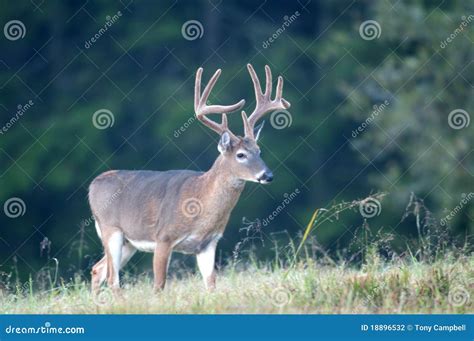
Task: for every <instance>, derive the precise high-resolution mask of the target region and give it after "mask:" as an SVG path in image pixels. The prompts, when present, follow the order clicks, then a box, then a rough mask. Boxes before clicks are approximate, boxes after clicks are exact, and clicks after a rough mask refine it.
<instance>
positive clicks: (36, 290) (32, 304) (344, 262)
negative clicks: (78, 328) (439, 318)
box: [0, 194, 474, 314]
mask: <svg viewBox="0 0 474 341" xmlns="http://www.w3.org/2000/svg"><path fill="white" fill-rule="evenodd" d="M383 196H384V194H377V195H373V196H372V198H375V199H377V200H382V199H383ZM366 199H367V198H366ZM366 199H364V200H366ZM364 200H359V201H353V202H347V203H346V202H344V203H339V204H336V205H334V206H332V207H330V208H328V209H318V210H316V211H315V212H314V213H313V215H312V217H311V218H310V221H309V223H308V225H307V227H306V229H305V231H302V235H301V237H300V239H299V240H293V239H289V242H288V243H285V244H284V245H280V244H281V243H280V244H279V242H278V240H277V239H274V240H272V242H273V244H271V245H268V244H267V247H271V248H272V249H273V250H274V258H273V260H272V261H260V260H259V259H258V257H256V256H255V253H254V252H253V251H252V248H251V245H252V243H251V241H254V240H262V238H263V234H264V233H263V231H262V230H261V226H259V225H258V224H253V223H251V222H245V224H244V225H245V227H244V228H243V232H244V233H245V237H244V239H243V240H242V241H241V242H240V243H239V244H238V245H237V247H236V249H235V250H234V254H233V257H231V260H230V261H229V262H228V263H227V264H226V265H225V266H223V267H222V268H220V269H219V272H218V273H219V275H218V285H217V286H218V288H217V290H216V291H215V292H212V293H209V292H206V291H205V290H204V286H203V283H202V280H201V278H200V276H199V274H197V273H196V272H193V271H188V270H186V271H172V274H171V276H170V277H171V278H170V280H169V282H168V283H167V287H166V289H165V290H164V291H163V292H162V293H159V294H153V292H152V282H151V276H150V274H149V273H146V274H140V275H134V274H131V273H129V272H125V273H124V274H123V276H122V277H123V280H122V282H123V287H124V290H123V296H122V297H120V298H119V297H114V295H112V293H111V292H110V291H109V290H108V289H107V288H104V290H103V291H102V292H101V294H100V295H99V296H98V297H93V296H92V295H91V294H90V290H89V282H88V279H87V278H86V277H85V276H83V275H82V273H80V272H78V273H77V275H76V276H74V278H73V279H71V280H68V281H66V280H64V279H62V278H59V277H58V262H57V260H56V259H54V258H52V259H50V260H49V262H48V264H47V265H46V266H45V267H44V268H43V269H41V271H40V272H39V275H37V276H36V277H35V278H30V280H29V281H28V282H27V283H24V284H21V283H20V282H19V281H18V280H15V278H14V277H15V274H14V271H12V273H8V274H7V273H2V274H0V283H2V285H0V313H8V314H11V313H171V314H173V313H204V314H206V313H474V303H473V297H474V255H473V254H472V246H471V245H470V243H469V241H468V240H466V241H465V243H464V244H463V245H461V246H460V247H455V246H454V245H453V243H452V240H451V239H450V237H449V236H448V235H447V234H446V232H445V229H441V228H440V226H439V224H438V223H437V221H436V219H434V218H433V216H432V214H431V213H430V212H429V210H428V209H427V208H426V207H425V205H424V203H423V202H422V201H421V200H419V199H418V198H416V197H415V196H414V195H412V197H411V199H410V202H409V203H408V206H407V209H406V211H405V214H404V215H403V217H402V219H408V218H409V217H410V218H413V219H414V221H415V225H416V230H417V240H416V241H410V240H407V241H406V248H405V250H403V251H402V252H400V251H396V250H394V249H393V248H392V241H393V240H394V236H393V235H392V234H390V233H387V232H385V231H384V230H383V229H378V230H373V229H371V228H370V226H369V225H368V222H367V220H365V221H364V223H363V224H362V225H361V226H360V227H359V228H358V229H357V231H356V233H355V236H356V237H354V240H353V241H352V243H351V247H350V250H349V253H350V254H351V257H344V256H341V255H340V254H339V255H338V254H335V255H331V254H329V253H328V252H327V251H326V250H325V249H324V248H322V247H321V246H320V245H319V244H318V242H317V234H318V230H319V229H320V228H321V227H322V226H324V224H331V223H332V222H334V221H335V220H337V219H338V218H339V216H340V215H341V214H344V213H345V211H351V210H358V208H359V206H360V205H361V203H363V202H365V201H364ZM267 243H268V240H267ZM81 252H82V251H81ZM244 252H246V257H242V254H243V253H244ZM179 268H181V266H179ZM17 278H18V277H17Z"/></svg>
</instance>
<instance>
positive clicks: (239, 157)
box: [237, 153, 247, 160]
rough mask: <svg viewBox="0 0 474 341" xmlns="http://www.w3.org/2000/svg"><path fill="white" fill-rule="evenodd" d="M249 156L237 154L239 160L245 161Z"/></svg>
mask: <svg viewBox="0 0 474 341" xmlns="http://www.w3.org/2000/svg"><path fill="white" fill-rule="evenodd" d="M246 157H247V156H246V155H245V154H244V153H237V159H240V160H243V159H245V158H246Z"/></svg>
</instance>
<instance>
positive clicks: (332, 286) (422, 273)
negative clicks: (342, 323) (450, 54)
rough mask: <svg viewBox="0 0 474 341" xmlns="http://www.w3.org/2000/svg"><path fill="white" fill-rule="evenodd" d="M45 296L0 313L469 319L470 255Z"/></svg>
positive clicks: (2, 299)
mask: <svg viewBox="0 0 474 341" xmlns="http://www.w3.org/2000/svg"><path fill="white" fill-rule="evenodd" d="M75 282H76V283H70V284H65V285H62V286H58V287H55V288H53V289H51V290H46V291H43V292H33V290H29V289H26V290H23V291H20V290H17V293H8V294H7V293H3V294H2V295H1V296H0V313H2V314H18V313H35V314H37V313H40V314H42V313H48V314H52V313H66V314H67V313H80V314H96V313H99V314H103V313H104V314H105V313H113V314H115V313H117V314H122V313H125V314H128V313H130V314H132V313H145V314H148V313H153V314H161V313H165V314H189V313H196V314H213V313H217V314H220V313H237V314H241V313H271V314H282V313H289V314H307V313H329V314H340V313H349V314H351V313H430V314H431V313H442V314H444V313H474V304H473V298H474V256H472V255H471V256H457V257H454V256H446V257H444V258H443V259H442V260H438V261H434V262H432V263H431V264H427V263H423V262H417V261H414V260H410V261H407V260H405V261H402V260H399V261H391V262H390V264H387V263H384V262H382V261H381V260H380V259H379V258H378V257H373V258H372V259H371V260H370V261H369V262H366V264H365V265H364V266H362V267H358V268H355V267H348V266H344V265H327V264H326V265H322V264H319V263H317V262H314V261H311V260H306V261H304V262H300V263H298V264H297V265H296V266H294V267H291V268H290V269H288V268H286V269H285V268H279V267H275V266H272V267H270V266H268V265H267V266H258V265H255V264H254V265H249V266H247V267H245V268H243V267H242V266H240V268H239V269H237V268H236V267H230V266H229V267H227V268H225V269H222V270H221V271H219V277H218V287H217V290H216V291H215V292H212V293H208V292H206V291H205V290H204V288H203V284H202V282H201V279H200V277H199V276H198V275H197V274H193V273H192V272H191V273H189V274H188V275H185V276H184V277H182V278H179V279H177V278H173V277H172V278H171V279H170V280H169V282H168V284H167V287H166V289H165V290H164V291H163V292H161V293H159V294H154V293H153V291H152V283H151V279H150V276H141V277H138V278H136V277H135V278H134V277H129V278H127V275H125V276H124V289H123V297H121V298H114V296H113V295H112V294H111V292H110V291H108V290H107V289H106V288H104V290H103V291H102V292H101V294H100V295H99V297H97V298H93V297H92V295H91V294H90V290H89V283H87V282H85V281H81V280H79V279H78V280H76V281H75Z"/></svg>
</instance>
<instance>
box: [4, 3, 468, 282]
mask: <svg viewBox="0 0 474 341" xmlns="http://www.w3.org/2000/svg"><path fill="white" fill-rule="evenodd" d="M0 23H1V26H2V27H3V31H2V35H1V36H0V84H1V85H0V126H1V130H0V186H1V187H0V188H1V189H0V203H1V205H2V207H1V208H2V211H0V273H1V274H2V276H7V277H8V276H13V278H15V276H16V278H21V279H22V281H24V280H26V279H27V278H28V277H29V276H33V277H34V276H35V274H37V273H38V271H39V270H40V269H41V268H42V267H44V266H45V265H48V264H51V262H53V259H55V261H56V260H57V261H58V264H59V270H60V274H61V276H64V277H68V276H72V274H73V273H78V272H81V271H82V272H83V273H84V274H85V275H87V274H88V273H89V271H90V267H91V265H92V264H93V263H94V261H96V260H97V259H98V258H100V257H101V253H102V248H101V245H100V240H99V239H98V237H97V235H96V231H95V228H94V223H93V220H92V218H91V212H90V209H89V206H88V200H87V190H88V186H89V184H90V182H91V181H92V180H93V179H94V177H96V176H97V175H99V174H100V173H102V172H104V171H107V170H111V169H149V170H169V169H192V170H204V171H205V170H207V169H209V168H210V167H211V165H212V163H213V161H214V160H215V158H216V157H217V156H218V151H217V141H218V136H217V135H216V134H214V133H213V132H212V131H210V130H209V129H208V128H206V127H204V126H203V125H202V124H201V123H199V121H197V120H196V119H195V118H194V112H193V96H194V77H195V74H196V70H197V69H198V68H199V67H201V66H202V67H203V68H204V78H205V80H206V81H207V79H209V77H210V76H211V75H212V74H213V73H214V71H215V70H216V69H218V68H221V69H222V75H221V78H220V79H219V81H218V83H217V85H216V87H215V89H214V91H213V93H212V95H211V98H210V102H215V103H235V102H236V101H237V100H240V99H241V98H243V99H245V100H246V106H245V110H246V111H247V112H249V111H251V110H252V108H253V107H254V105H255V98H254V93H253V88H252V83H251V80H250V77H249V74H248V72H247V68H246V65H247V63H251V64H252V65H253V66H254V67H255V69H256V71H257V73H258V74H259V76H260V77H263V70H264V66H265V65H269V66H270V67H271V69H272V71H273V74H274V81H276V75H282V76H283V78H284V79H285V85H284V97H285V98H286V99H287V100H288V101H289V102H291V108H289V110H288V111H282V112H275V113H272V115H267V116H266V124H265V127H264V129H263V132H262V138H261V140H260V147H261V149H262V158H263V159H264V160H265V162H266V164H267V165H268V166H269V167H270V168H271V169H272V171H273V173H274V176H275V179H274V181H273V182H272V183H271V184H270V185H268V186H263V185H259V184H255V183H248V184H247V185H246V188H245V190H244V193H243V194H242V196H241V198H240V201H239V202H238V204H237V206H236V208H235V210H234V211H233V213H232V215H231V219H230V222H229V224H228V226H227V229H226V232H225V234H224V238H223V239H222V241H221V242H220V244H219V253H218V255H219V256H218V258H219V263H220V264H225V263H227V262H229V261H231V260H232V259H233V258H235V257H236V254H237V253H238V257H239V258H244V259H245V257H247V256H248V255H249V254H250V251H252V252H251V253H252V254H253V255H255V257H257V258H258V259H259V260H265V259H271V258H272V257H273V253H274V250H275V245H279V246H285V245H287V244H288V242H289V241H290V240H294V241H295V242H298V241H299V240H300V238H301V236H302V233H303V232H304V229H305V227H306V225H307V224H308V221H309V220H310V218H311V216H312V214H313V212H314V211H315V209H317V208H330V207H332V206H333V205H335V204H338V203H341V202H349V203H350V202H353V201H355V200H360V199H364V198H367V197H369V196H371V195H376V194H377V196H376V197H374V198H370V199H368V200H372V201H374V202H375V203H373V206H371V207H369V208H370V209H371V210H372V211H371V213H370V214H368V215H367V214H365V215H364V214H362V210H361V209H359V208H355V209H353V210H348V211H345V212H341V214H340V215H339V216H338V217H336V218H335V219H333V220H332V221H329V222H327V223H325V224H324V225H322V226H320V227H319V228H318V229H317V230H316V231H314V233H313V235H312V236H313V237H314V241H313V242H314V244H315V245H317V247H318V249H321V250H324V252H327V253H328V254H333V255H338V256H340V257H347V258H350V257H352V256H353V254H354V253H355V252H357V250H356V248H355V247H354V245H355V244H354V239H356V238H358V236H359V235H360V234H364V235H366V236H367V235H368V234H370V235H371V236H372V238H377V236H378V235H379V234H380V233H386V234H391V235H392V236H393V237H392V238H391V239H390V241H389V243H390V244H391V248H392V249H393V250H395V251H397V250H399V251H398V252H403V250H406V246H407V245H410V243H411V242H412V241H413V240H415V239H417V238H419V236H420V234H423V233H426V229H436V231H437V235H438V236H439V238H442V239H443V241H442V242H440V243H445V244H455V245H459V246H462V245H464V244H465V243H466V241H468V240H469V239H470V238H471V237H472V234H473V232H474V220H473V218H474V200H472V199H473V197H474V194H473V192H474V186H473V184H474V182H473V174H474V157H473V156H474V154H473V140H474V133H473V132H474V128H473V127H474V124H473V123H472V122H470V118H471V116H472V114H473V113H474V96H473V95H474V91H473V89H474V63H473V58H474V45H473V42H474V33H473V32H474V29H473V27H474V3H473V2H469V1H461V0H459V1H442V0H436V1H421V0H413V1H395V0H386V1H368V0H367V1H316V0H297V1H263V2H258V1H250V0H248V1H216V0H209V1H207V0H202V1H128V0H124V1H86V2H83V3H81V2H78V1H44V2H37V1H31V2H30V1H15V2H12V1H2V11H1V12H0ZM261 79H262V78H261ZM229 124H230V126H231V128H232V130H233V131H234V132H236V133H239V134H243V127H242V121H241V119H240V114H239V113H235V114H230V115H229ZM380 193H384V195H383V196H380V195H378V194H380ZM374 210H375V211H374ZM270 217H271V218H270ZM143 257H145V258H143ZM147 259H148V261H147ZM176 259H177V261H181V258H176ZM182 261H187V260H186V258H182ZM132 263H133V264H134V265H132V267H133V266H136V267H139V264H141V263H144V264H145V266H146V267H148V269H149V268H150V264H149V258H147V257H146V256H144V254H142V253H141V254H139V255H137V256H135V258H134V259H133V260H132Z"/></svg>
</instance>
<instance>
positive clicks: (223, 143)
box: [217, 131, 232, 154]
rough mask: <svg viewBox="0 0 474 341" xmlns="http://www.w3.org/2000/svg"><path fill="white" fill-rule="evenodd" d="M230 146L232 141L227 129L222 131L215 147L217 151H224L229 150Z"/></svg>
mask: <svg viewBox="0 0 474 341" xmlns="http://www.w3.org/2000/svg"><path fill="white" fill-rule="evenodd" d="M231 148H232V141H231V139H230V134H229V133H228V132H227V131H224V132H223V133H222V135H221V139H220V140H219V144H218V145H217V149H218V150H219V152H221V154H222V153H224V152H227V151H229V150H230V149H231Z"/></svg>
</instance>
